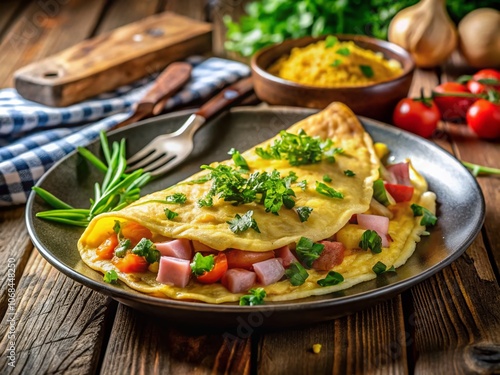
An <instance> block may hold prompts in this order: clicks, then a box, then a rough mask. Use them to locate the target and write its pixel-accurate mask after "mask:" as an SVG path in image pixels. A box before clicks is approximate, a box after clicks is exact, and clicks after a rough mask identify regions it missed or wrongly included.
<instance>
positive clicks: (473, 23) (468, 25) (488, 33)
mask: <svg viewBox="0 0 500 375" xmlns="http://www.w3.org/2000/svg"><path fill="white" fill-rule="evenodd" d="M458 34H459V36H460V50H461V51H462V54H463V55H464V57H465V60H467V63H469V65H471V66H473V67H475V68H487V67H496V66H500V12H499V11H497V10H495V9H491V8H480V9H476V10H474V11H472V12H470V13H469V14H467V15H466V16H465V17H464V18H463V19H462V21H460V23H459V24H458Z"/></svg>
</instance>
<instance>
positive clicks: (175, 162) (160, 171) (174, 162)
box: [150, 157, 183, 176]
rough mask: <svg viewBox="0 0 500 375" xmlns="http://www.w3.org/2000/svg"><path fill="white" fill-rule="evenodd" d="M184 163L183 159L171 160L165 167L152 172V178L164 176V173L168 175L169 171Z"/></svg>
mask: <svg viewBox="0 0 500 375" xmlns="http://www.w3.org/2000/svg"><path fill="white" fill-rule="evenodd" d="M182 161H183V158H178V157H174V158H172V159H170V160H169V162H168V163H166V164H165V165H164V166H162V167H160V168H158V169H155V170H154V171H151V172H150V173H151V175H152V176H159V175H162V174H164V173H167V172H168V171H170V170H171V169H173V168H174V167H176V166H177V165H179V164H180V163H181V162H182Z"/></svg>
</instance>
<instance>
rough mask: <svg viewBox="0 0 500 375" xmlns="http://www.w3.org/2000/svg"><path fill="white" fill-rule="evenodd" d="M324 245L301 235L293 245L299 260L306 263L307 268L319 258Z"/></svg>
mask: <svg viewBox="0 0 500 375" xmlns="http://www.w3.org/2000/svg"><path fill="white" fill-rule="evenodd" d="M324 249H325V245H322V244H320V243H315V242H313V241H312V240H310V239H309V238H306V237H301V238H300V240H299V242H297V246H296V247H295V252H296V253H297V257H298V258H299V260H300V261H301V262H302V263H304V264H305V265H306V267H307V268H311V267H312V264H313V262H314V261H315V260H316V259H318V258H319V256H320V255H321V253H322V252H323V250H324Z"/></svg>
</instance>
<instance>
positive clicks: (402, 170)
mask: <svg viewBox="0 0 500 375" xmlns="http://www.w3.org/2000/svg"><path fill="white" fill-rule="evenodd" d="M386 169H387V170H388V171H389V172H390V173H392V174H393V175H394V177H395V178H396V182H397V183H398V184H399V185H405V186H412V184H411V181H410V165H409V164H408V163H407V162H403V163H397V164H392V165H388V166H387V167H386ZM388 182H390V183H394V182H393V181H388Z"/></svg>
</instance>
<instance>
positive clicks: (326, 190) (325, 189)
mask: <svg viewBox="0 0 500 375" xmlns="http://www.w3.org/2000/svg"><path fill="white" fill-rule="evenodd" d="M316 191H317V192H318V193H320V194H323V195H326V196H327V197H330V198H339V199H343V198H344V194H342V193H341V192H339V191H337V190H335V189H334V188H332V187H330V186H328V185H325V184H324V183H322V182H319V181H316Z"/></svg>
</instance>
